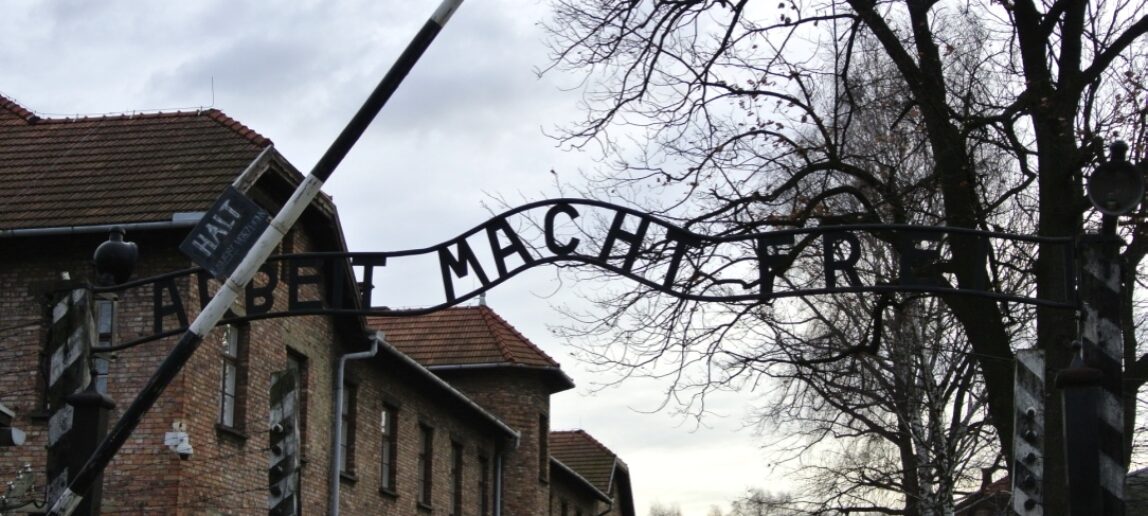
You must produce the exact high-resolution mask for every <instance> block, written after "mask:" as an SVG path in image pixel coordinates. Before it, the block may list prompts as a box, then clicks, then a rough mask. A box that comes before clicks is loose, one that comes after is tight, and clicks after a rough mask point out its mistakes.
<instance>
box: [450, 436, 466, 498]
mask: <svg viewBox="0 0 1148 516" xmlns="http://www.w3.org/2000/svg"><path fill="white" fill-rule="evenodd" d="M465 453H466V446H465V445H463V443H462V442H460V441H458V440H454V439H451V442H450V486H451V487H450V489H451V493H450V516H462V494H463V493H462V489H463V482H462V481H463V468H465V467H466V461H465V460H464V458H463V456H464V454H465Z"/></svg>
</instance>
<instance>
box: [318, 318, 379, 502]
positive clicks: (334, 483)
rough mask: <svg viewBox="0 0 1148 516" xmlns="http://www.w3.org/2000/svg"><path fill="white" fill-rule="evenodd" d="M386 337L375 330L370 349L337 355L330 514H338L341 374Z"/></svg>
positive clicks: (364, 356) (377, 347) (341, 419)
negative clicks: (352, 361)
mask: <svg viewBox="0 0 1148 516" xmlns="http://www.w3.org/2000/svg"><path fill="white" fill-rule="evenodd" d="M385 340H386V339H385V337H384V336H383V332H381V331H376V332H375V334H374V335H372V336H371V349H369V350H367V351H360V352H358V353H347V354H346V355H343V356H341V357H339V367H338V368H337V370H336V372H335V404H334V405H333V410H332V413H333V416H334V417H333V418H332V419H334V420H335V432H334V433H333V434H332V435H331V450H332V453H331V474H330V479H329V486H330V498H329V503H328V509H327V513H328V514H329V515H330V516H339V474H340V473H342V472H341V471H339V463H340V462H342V458H343V457H342V455H343V438H342V437H343V435H342V434H343V415H342V413H341V411H342V410H343V374H344V372H345V370H346V367H347V361H348V360H362V359H364V358H371V357H373V356H375V354H376V353H378V352H379V342H384V341H385Z"/></svg>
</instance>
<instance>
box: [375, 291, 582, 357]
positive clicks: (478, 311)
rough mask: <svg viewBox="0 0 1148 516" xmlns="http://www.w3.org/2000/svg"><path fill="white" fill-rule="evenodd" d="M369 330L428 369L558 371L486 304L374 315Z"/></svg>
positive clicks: (543, 353)
mask: <svg viewBox="0 0 1148 516" xmlns="http://www.w3.org/2000/svg"><path fill="white" fill-rule="evenodd" d="M367 326H369V327H371V328H377V329H380V330H382V331H383V332H384V333H385V334H386V336H387V341H388V342H390V343H391V344H392V345H394V346H395V347H396V348H398V349H399V350H400V351H402V352H403V353H405V354H407V355H408V356H410V357H411V358H413V359H415V360H417V361H418V362H419V363H420V364H422V365H424V366H426V367H434V366H444V365H478V364H483V365H492V364H501V365H509V366H528V367H543V368H558V367H559V365H558V362H555V361H554V359H552V358H550V356H549V355H547V354H546V353H545V352H543V351H542V350H541V349H538V346H535V345H534V344H533V343H531V342H530V340H529V339H527V338H526V337H524V336H523V335H522V334H521V333H519V332H518V330H516V329H514V327H513V326H511V325H510V323H508V322H506V321H505V320H503V318H502V317H499V315H498V314H496V313H494V310H491V309H490V307H487V306H466V307H455V308H448V309H446V310H439V311H437V312H433V313H430V314H426V315H419V316H412V317H385V316H380V317H370V318H369V319H368V321H367Z"/></svg>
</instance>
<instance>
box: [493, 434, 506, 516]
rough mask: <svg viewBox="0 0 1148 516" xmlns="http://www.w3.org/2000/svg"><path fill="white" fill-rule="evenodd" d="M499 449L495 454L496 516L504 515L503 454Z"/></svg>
mask: <svg viewBox="0 0 1148 516" xmlns="http://www.w3.org/2000/svg"><path fill="white" fill-rule="evenodd" d="M503 453H504V452H503V451H502V450H499V451H498V454H497V455H495V456H494V516H502V455H503Z"/></svg>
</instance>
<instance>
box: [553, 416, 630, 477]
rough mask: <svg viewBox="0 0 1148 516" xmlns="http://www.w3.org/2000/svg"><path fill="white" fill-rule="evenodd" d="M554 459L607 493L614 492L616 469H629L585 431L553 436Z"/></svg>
mask: <svg viewBox="0 0 1148 516" xmlns="http://www.w3.org/2000/svg"><path fill="white" fill-rule="evenodd" d="M550 456H552V457H554V458H555V459H558V460H559V461H561V462H562V463H563V464H565V465H566V466H567V467H569V468H570V469H572V470H574V471H575V472H577V473H578V474H579V475H581V476H582V478H585V479H586V480H588V481H590V483H591V484H594V487H596V488H598V489H599V490H600V491H602V492H603V493H609V492H610V488H611V487H612V486H611V485H610V484H611V482H612V481H613V480H614V473H615V468H621V469H623V470H624V469H626V463H624V462H622V460H621V459H619V458H618V456H617V455H615V454H614V452H612V451H610V449H609V448H607V447H606V446H605V445H603V444H602V443H600V442H598V440H597V439H594V437H592V436H591V435H590V434H588V433H586V432H585V431H583V430H569V431H556V432H550Z"/></svg>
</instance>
